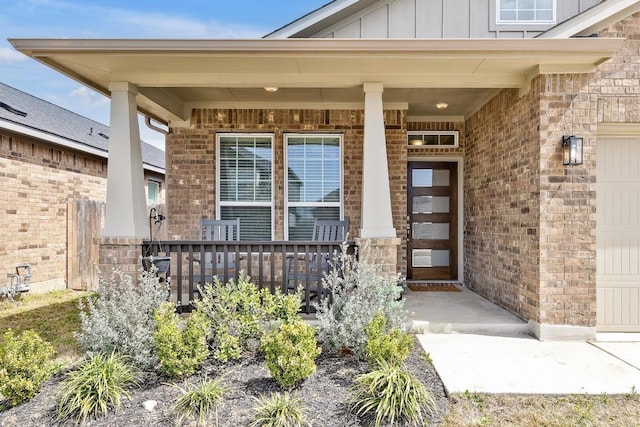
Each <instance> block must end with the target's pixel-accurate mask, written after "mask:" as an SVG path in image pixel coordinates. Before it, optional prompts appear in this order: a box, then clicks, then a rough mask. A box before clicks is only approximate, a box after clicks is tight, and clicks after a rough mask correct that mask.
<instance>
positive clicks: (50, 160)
mask: <svg viewBox="0 0 640 427" xmlns="http://www.w3.org/2000/svg"><path fill="white" fill-rule="evenodd" d="M106 172H107V163H106V160H105V159H100V158H97V157H92V156H88V155H83V154H80V153H77V152H75V153H74V152H73V151H71V150H65V149H62V148H59V147H54V146H52V145H47V144H43V143H42V142H39V141H37V140H33V139H29V138H24V137H20V136H17V135H10V134H0V177H1V178H2V187H3V191H2V192H0V198H1V201H0V206H2V208H1V209H2V214H3V215H0V233H1V235H2V236H5V237H4V238H3V239H2V241H1V242H0V265H1V266H2V271H0V277H1V278H2V279H0V287H2V286H6V283H8V281H9V279H8V277H9V275H10V274H11V273H13V272H14V266H15V265H16V264H18V263H22V262H28V263H29V264H31V266H32V269H33V277H32V279H31V283H38V282H55V283H56V284H57V286H58V287H59V286H60V285H64V283H65V282H64V281H65V279H66V268H67V248H66V242H67V201H68V200H71V199H91V200H104V199H105V192H106Z"/></svg>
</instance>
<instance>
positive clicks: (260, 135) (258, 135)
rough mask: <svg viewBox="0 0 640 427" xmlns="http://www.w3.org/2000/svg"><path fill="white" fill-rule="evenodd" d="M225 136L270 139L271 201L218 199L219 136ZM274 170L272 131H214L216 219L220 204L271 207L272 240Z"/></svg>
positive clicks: (218, 217) (273, 226) (219, 211)
mask: <svg viewBox="0 0 640 427" xmlns="http://www.w3.org/2000/svg"><path fill="white" fill-rule="evenodd" d="M225 136H233V137H253V138H265V137H266V138H270V139H271V202H251V203H248V202H222V201H220V138H222V137H225ZM274 172H275V136H274V134H272V133H239V132H221V133H216V219H220V213H221V207H222V206H256V207H270V208H271V240H274V234H275V232H274V229H275V218H274V213H275V209H274V206H275V194H274V188H275V186H274V177H275V175H274Z"/></svg>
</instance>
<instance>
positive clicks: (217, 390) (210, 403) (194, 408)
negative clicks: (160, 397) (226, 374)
mask: <svg viewBox="0 0 640 427" xmlns="http://www.w3.org/2000/svg"><path fill="white" fill-rule="evenodd" d="M176 387H177V388H178V389H179V390H180V391H181V392H182V396H180V397H179V398H178V400H177V402H176V405H175V406H174V407H173V410H174V411H175V412H176V413H177V414H178V424H182V420H183V418H185V417H187V418H197V419H198V424H199V425H206V422H207V419H208V418H209V415H210V413H211V410H212V409H214V410H215V418H216V422H215V425H218V405H219V404H220V401H221V400H222V396H223V395H224V394H225V393H226V392H227V391H229V388H228V387H226V386H225V385H224V384H223V383H222V379H220V378H219V379H216V380H207V379H206V378H205V379H204V380H203V381H202V382H201V383H200V384H198V385H195V386H192V385H189V384H187V385H186V386H185V388H182V387H179V386H176Z"/></svg>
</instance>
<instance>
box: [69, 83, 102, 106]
mask: <svg viewBox="0 0 640 427" xmlns="http://www.w3.org/2000/svg"><path fill="white" fill-rule="evenodd" d="M69 96H70V97H72V98H78V99H80V100H81V101H82V102H83V103H84V104H85V105H89V106H92V107H100V106H103V105H107V104H109V98H107V97H106V96H103V95H100V94H98V93H97V92H94V91H92V90H91V89H89V88H87V87H84V86H78V87H77V88H76V89H74V90H72V91H71V93H70V94H69Z"/></svg>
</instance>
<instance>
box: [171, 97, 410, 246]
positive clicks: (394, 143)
mask: <svg viewBox="0 0 640 427" xmlns="http://www.w3.org/2000/svg"><path fill="white" fill-rule="evenodd" d="M384 115H385V123H386V137H387V155H388V159H389V173H390V177H391V182H392V184H391V197H392V201H391V203H392V206H393V221H394V227H395V228H396V230H397V231H398V233H399V234H398V235H402V230H404V228H405V226H406V204H407V202H406V175H407V174H406V168H407V149H406V114H405V112H404V111H396V110H390V111H385V112H384ZM217 132H222V133H227V132H245V133H272V134H273V135H274V146H273V155H274V163H275V171H276V173H275V175H274V203H275V209H274V215H275V239H276V240H280V239H283V237H284V174H283V173H282V170H283V168H284V143H283V136H284V133H287V132H299V133H305V132H309V133H338V134H342V135H343V167H344V216H345V217H346V218H349V220H350V221H351V224H350V233H351V235H352V237H356V235H357V234H358V233H359V229H360V225H361V214H360V210H361V194H362V144H363V139H364V111H362V110H262V109H260V110H237V109H197V110H193V112H192V115H191V122H190V127H189V128H179V127H177V128H172V129H171V133H170V135H169V136H168V137H167V154H168V155H167V161H168V163H167V204H168V212H169V217H168V226H169V235H170V238H175V239H188V238H196V237H197V232H198V223H199V220H200V218H202V217H208V218H215V215H216V211H215V210H216V206H215V204H216V195H215V167H216V159H215V156H216V149H215V136H216V133H217Z"/></svg>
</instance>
